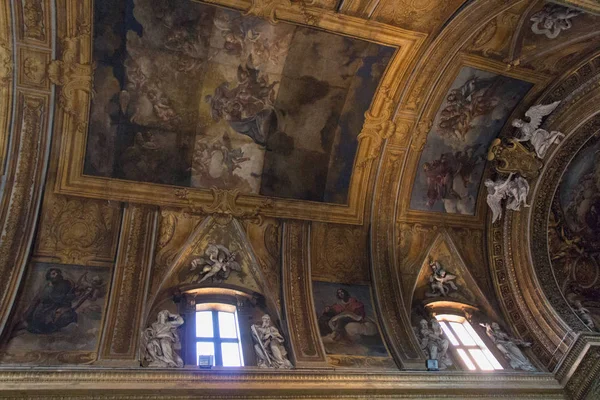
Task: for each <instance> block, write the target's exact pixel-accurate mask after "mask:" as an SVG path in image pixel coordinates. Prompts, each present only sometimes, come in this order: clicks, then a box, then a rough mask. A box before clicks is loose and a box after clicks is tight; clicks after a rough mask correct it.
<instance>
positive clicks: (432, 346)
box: [413, 318, 453, 369]
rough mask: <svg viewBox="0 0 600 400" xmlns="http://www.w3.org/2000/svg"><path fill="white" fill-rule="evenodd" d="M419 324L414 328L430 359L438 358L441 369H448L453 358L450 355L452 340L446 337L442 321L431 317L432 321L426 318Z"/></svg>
mask: <svg viewBox="0 0 600 400" xmlns="http://www.w3.org/2000/svg"><path fill="white" fill-rule="evenodd" d="M419 325H420V327H419V329H417V328H413V329H414V330H415V333H416V335H417V337H418V338H419V344H420V345H421V349H422V350H423V351H424V352H425V355H426V356H427V358H428V359H429V360H437V361H438V368H439V369H446V368H448V367H450V366H452V364H453V363H452V359H450V357H449V355H448V346H449V345H450V342H448V339H446V338H445V336H444V333H443V332H442V327H441V326H440V323H439V322H438V321H437V320H436V319H435V318H431V320H430V323H428V322H427V320H426V319H422V320H421V321H420V322H419Z"/></svg>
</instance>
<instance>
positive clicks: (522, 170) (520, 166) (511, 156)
mask: <svg viewBox="0 0 600 400" xmlns="http://www.w3.org/2000/svg"><path fill="white" fill-rule="evenodd" d="M487 159H488V161H493V162H494V164H493V165H494V167H495V169H496V171H497V172H499V173H503V174H511V173H515V174H519V175H521V176H523V177H525V178H529V179H532V178H536V177H537V176H538V175H539V174H540V170H541V169H542V167H543V163H542V162H541V161H540V160H538V159H537V158H536V157H535V155H534V154H533V153H532V152H530V151H529V150H528V149H527V148H525V146H523V145H522V144H521V143H519V142H518V141H517V140H515V139H512V138H509V139H507V140H506V141H503V140H502V139H500V138H497V139H495V140H494V141H493V142H492V145H491V146H490V149H489V151H488V156H487Z"/></svg>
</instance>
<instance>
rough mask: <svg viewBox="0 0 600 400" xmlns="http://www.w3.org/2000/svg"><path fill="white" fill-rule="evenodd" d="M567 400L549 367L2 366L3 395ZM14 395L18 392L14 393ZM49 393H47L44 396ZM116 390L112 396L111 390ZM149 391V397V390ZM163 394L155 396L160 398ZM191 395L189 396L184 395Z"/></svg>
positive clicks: (1, 396) (41, 396)
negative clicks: (519, 369) (205, 368)
mask: <svg viewBox="0 0 600 400" xmlns="http://www.w3.org/2000/svg"><path fill="white" fill-rule="evenodd" d="M51 395H58V396H60V398H62V399H65V398H77V397H79V396H80V397H79V398H103V397H101V395H107V398H114V399H116V398H119V399H120V398H126V395H129V396H132V398H138V399H141V398H163V399H164V398H195V399H198V398H202V399H217V398H218V399H230V398H231V399H233V398H243V399H248V398H256V399H258V398H262V399H264V398H278V399H281V398H287V399H293V398H299V399H300V398H304V399H313V400H314V399H319V398H353V399H355V398H361V399H373V398H379V397H380V398H388V399H390V398H411V399H415V398H429V399H431V398H442V397H443V398H444V399H467V398H477V399H482V398H488V397H489V398H506V399H544V400H549V399H564V391H563V387H562V385H561V384H560V383H559V382H558V381H557V380H556V379H555V378H554V376H553V375H552V374H550V373H540V372H538V373H514V372H506V373H494V374H483V373H481V374H477V373H468V372H438V373H428V372H384V371H377V372H376V373H364V372H351V371H343V372H341V371H338V372H335V373H331V371H319V370H309V371H298V370H295V371H294V370H292V371H268V372H265V371H264V370H260V369H258V368H252V369H249V368H245V369H244V370H224V369H215V370H212V371H202V370H198V369H184V370H169V369H154V370H153V369H143V370H140V369H128V368H113V369H110V370H107V369H100V368H87V369H86V370H85V371H84V370H81V369H79V370H77V369H76V368H64V369H63V370H61V371H50V370H48V369H42V368H29V369H25V368H18V369H17V368H15V369H0V398H3V397H10V398H15V397H20V396H22V397H25V398H30V397H31V396H40V398H45V399H48V398H52V397H51ZM11 396H14V397H11ZM43 396H47V397H43ZM111 396H112V397H111ZM146 396H150V397H146ZM154 396H156V397H154ZM184 396H189V397H184Z"/></svg>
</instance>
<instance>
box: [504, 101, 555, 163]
mask: <svg viewBox="0 0 600 400" xmlns="http://www.w3.org/2000/svg"><path fill="white" fill-rule="evenodd" d="M559 104H560V101H555V102H554V103H551V104H539V105H537V106H533V107H531V108H530V109H529V110H527V112H526V113H525V116H526V117H528V118H529V122H525V121H523V120H522V119H515V120H514V121H513V122H512V126H514V127H515V128H518V129H519V130H520V131H521V137H519V138H516V139H515V140H517V141H518V142H527V141H529V142H531V145H532V146H533V148H534V149H535V154H537V156H538V158H539V159H543V158H544V157H545V156H546V153H547V152H548V149H549V148H550V146H551V145H552V144H553V143H556V144H558V143H560V139H561V138H564V137H565V135H564V134H563V133H561V132H558V131H551V132H548V131H547V130H545V129H540V125H541V124H542V118H544V117H545V116H547V115H549V114H550V113H552V111H554V109H555V108H556V107H558V105H559Z"/></svg>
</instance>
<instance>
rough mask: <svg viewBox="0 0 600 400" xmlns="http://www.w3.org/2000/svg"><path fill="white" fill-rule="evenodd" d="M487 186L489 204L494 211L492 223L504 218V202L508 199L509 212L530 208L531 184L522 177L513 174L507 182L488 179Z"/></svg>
mask: <svg viewBox="0 0 600 400" xmlns="http://www.w3.org/2000/svg"><path fill="white" fill-rule="evenodd" d="M485 186H486V187H487V189H488V195H487V203H488V206H489V207H490V209H491V210H492V223H494V222H496V220H498V219H500V218H501V217H502V200H504V199H507V202H506V208H507V209H508V210H513V211H519V210H520V209H521V205H523V206H524V207H530V205H529V204H527V195H528V194H529V183H528V182H527V181H526V180H525V178H523V177H521V176H515V174H514V173H511V174H510V175H509V176H508V178H507V179H506V180H501V179H497V180H496V181H493V180H491V179H486V181H485Z"/></svg>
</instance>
